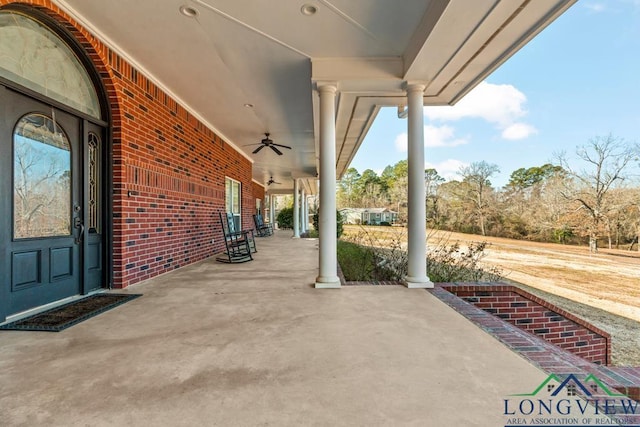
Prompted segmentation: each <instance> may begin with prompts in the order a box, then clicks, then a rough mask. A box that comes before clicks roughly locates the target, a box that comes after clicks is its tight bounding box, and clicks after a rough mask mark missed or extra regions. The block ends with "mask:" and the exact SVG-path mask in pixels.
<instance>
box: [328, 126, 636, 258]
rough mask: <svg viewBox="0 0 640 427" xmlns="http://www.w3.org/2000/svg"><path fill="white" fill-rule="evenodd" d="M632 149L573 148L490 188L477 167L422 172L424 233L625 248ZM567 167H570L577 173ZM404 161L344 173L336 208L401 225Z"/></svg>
mask: <svg viewBox="0 0 640 427" xmlns="http://www.w3.org/2000/svg"><path fill="white" fill-rule="evenodd" d="M638 153H639V150H638V146H637V144H635V143H628V142H626V141H624V140H622V139H620V138H617V137H614V136H612V135H608V136H604V137H600V136H599V137H595V138H592V139H591V140H589V141H588V142H587V143H586V144H584V145H582V146H578V147H577V148H576V152H575V158H574V159H573V161H572V162H570V160H569V158H568V156H567V154H566V153H558V154H555V155H554V161H553V162H551V163H547V164H544V165H541V166H536V167H529V168H519V169H517V170H515V171H513V172H512V173H511V175H510V179H509V182H508V183H507V185H505V186H504V187H502V188H495V187H494V186H493V185H492V183H491V178H492V177H494V176H495V175H496V174H497V173H499V172H500V169H499V167H498V166H497V165H495V164H492V163H488V162H486V161H484V160H482V161H477V162H473V163H471V164H470V165H468V166H464V167H462V168H460V170H459V171H458V175H459V176H460V179H459V180H450V181H446V180H445V179H444V178H442V177H441V176H440V175H439V174H438V172H437V170H435V169H425V174H424V179H425V187H426V199H425V203H426V207H427V227H430V228H437V229H442V230H450V231H458V232H464V233H474V234H481V235H489V236H497V237H508V238H515V239H526V240H535V241H542V242H559V243H573V244H588V245H589V247H590V249H591V251H594V252H595V251H597V249H598V245H599V242H600V245H602V244H604V245H606V246H608V247H609V248H613V247H615V248H619V247H622V246H626V247H628V248H629V249H631V248H632V247H633V246H634V244H636V243H637V242H638V236H639V235H640V185H639V182H638V180H637V176H635V175H634V169H635V167H636V166H637V163H638ZM574 165H578V166H577V167H576V166H574ZM407 172H408V168H407V161H406V160H402V161H400V162H398V163H396V164H395V165H391V166H387V167H386V168H385V169H384V170H383V171H382V173H381V174H380V175H378V174H377V173H376V172H375V171H373V170H371V169H367V170H365V171H364V172H362V173H359V172H358V171H357V170H356V169H355V168H350V169H349V170H348V171H347V172H346V173H345V174H344V176H343V177H342V179H341V180H340V182H339V185H338V194H337V197H338V206H339V207H383V206H384V207H387V208H389V209H392V210H394V211H397V212H398V213H399V218H400V221H401V222H402V221H406V213H407Z"/></svg>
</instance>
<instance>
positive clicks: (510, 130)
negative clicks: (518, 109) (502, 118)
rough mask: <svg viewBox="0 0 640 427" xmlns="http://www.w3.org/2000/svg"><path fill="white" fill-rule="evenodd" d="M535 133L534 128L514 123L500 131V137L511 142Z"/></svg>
mask: <svg viewBox="0 0 640 427" xmlns="http://www.w3.org/2000/svg"><path fill="white" fill-rule="evenodd" d="M537 132H538V130H537V129H536V128H534V127H533V126H531V125H528V124H526V123H514V124H512V125H510V126H508V127H507V128H505V129H504V130H503V131H502V137H503V138H504V139H509V140H512V141H513V140H517V139H525V138H528V137H529V135H533V134H534V133H537Z"/></svg>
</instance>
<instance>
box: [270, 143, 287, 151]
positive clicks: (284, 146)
mask: <svg viewBox="0 0 640 427" xmlns="http://www.w3.org/2000/svg"><path fill="white" fill-rule="evenodd" d="M271 145H275V146H276V147H282V148H287V149H289V150H291V147H289V146H288V145H282V144H271Z"/></svg>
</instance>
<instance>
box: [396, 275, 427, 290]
mask: <svg viewBox="0 0 640 427" xmlns="http://www.w3.org/2000/svg"><path fill="white" fill-rule="evenodd" d="M402 284H403V285H405V286H406V287H407V288H409V289H433V282H432V281H431V280H429V278H428V277H427V276H424V277H411V276H405V277H404V280H403V282H402Z"/></svg>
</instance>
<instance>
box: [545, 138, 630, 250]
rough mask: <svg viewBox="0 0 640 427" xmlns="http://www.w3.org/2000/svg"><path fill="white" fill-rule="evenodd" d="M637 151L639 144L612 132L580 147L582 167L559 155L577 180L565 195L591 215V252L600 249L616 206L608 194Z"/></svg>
mask: <svg viewBox="0 0 640 427" xmlns="http://www.w3.org/2000/svg"><path fill="white" fill-rule="evenodd" d="M637 153H638V147H637V145H636V144H629V143H627V142H625V141H624V140H622V139H620V138H615V137H613V136H612V135H611V134H609V135H607V136H606V137H600V136H597V137H595V138H592V139H591V140H589V142H588V143H587V144H585V145H582V146H578V147H577V148H576V155H577V156H578V158H579V159H580V160H581V161H582V162H583V163H586V165H585V167H584V168H583V169H581V170H579V171H576V170H575V169H573V168H572V167H571V166H570V165H569V162H568V160H567V158H566V156H565V154H564V153H562V154H559V155H557V157H558V161H559V164H560V166H562V167H563V168H564V170H565V171H566V172H567V174H568V176H569V177H571V178H572V180H570V181H568V182H573V185H572V186H567V187H566V188H565V192H564V197H565V198H567V199H568V200H575V201H577V202H578V203H579V204H580V208H581V209H584V210H585V211H586V213H587V217H588V218H589V223H588V224H587V230H588V234H589V250H590V251H591V252H597V251H598V236H599V234H600V228H601V226H602V223H603V221H604V218H605V217H606V216H607V215H608V212H609V210H611V209H612V207H613V206H612V204H611V203H610V202H609V201H608V198H607V196H608V194H609V192H610V191H611V190H612V189H614V188H616V187H617V186H618V185H619V184H621V183H622V182H623V181H624V180H625V179H626V178H627V175H626V173H627V170H628V168H629V166H630V163H631V162H632V161H633V160H634V159H635V158H636V157H637Z"/></svg>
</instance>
